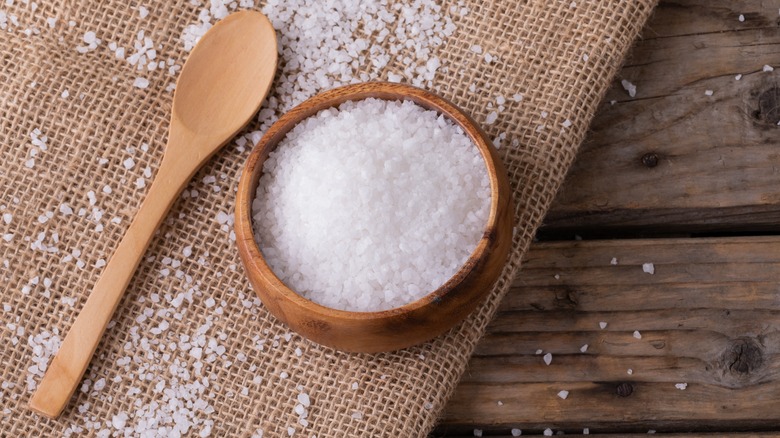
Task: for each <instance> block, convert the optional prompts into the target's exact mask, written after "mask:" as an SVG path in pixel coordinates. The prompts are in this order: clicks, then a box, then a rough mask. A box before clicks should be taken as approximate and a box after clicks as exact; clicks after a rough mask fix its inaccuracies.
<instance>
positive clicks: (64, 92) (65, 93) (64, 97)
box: [60, 90, 70, 99]
mask: <svg viewBox="0 0 780 438" xmlns="http://www.w3.org/2000/svg"><path fill="white" fill-rule="evenodd" d="M60 96H61V97H62V98H63V99H67V98H68V97H69V96H70V92H69V91H68V90H63V91H62V93H61V94H60Z"/></svg>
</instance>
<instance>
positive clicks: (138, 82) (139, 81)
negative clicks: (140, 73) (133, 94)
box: [133, 77, 149, 89]
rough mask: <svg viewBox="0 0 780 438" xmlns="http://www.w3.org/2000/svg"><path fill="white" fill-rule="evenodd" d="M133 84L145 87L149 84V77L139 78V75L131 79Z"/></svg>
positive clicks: (137, 86)
mask: <svg viewBox="0 0 780 438" xmlns="http://www.w3.org/2000/svg"><path fill="white" fill-rule="evenodd" d="M133 86H134V87H136V88H141V89H143V88H146V87H148V86H149V79H146V78H141V77H138V78H135V80H134V81H133Z"/></svg>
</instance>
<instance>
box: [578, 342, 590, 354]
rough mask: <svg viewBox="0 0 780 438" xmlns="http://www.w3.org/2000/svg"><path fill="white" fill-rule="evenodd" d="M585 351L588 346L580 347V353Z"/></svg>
mask: <svg viewBox="0 0 780 438" xmlns="http://www.w3.org/2000/svg"><path fill="white" fill-rule="evenodd" d="M586 351H588V344H585V345H583V346H582V347H580V352H582V353H584V352H586Z"/></svg>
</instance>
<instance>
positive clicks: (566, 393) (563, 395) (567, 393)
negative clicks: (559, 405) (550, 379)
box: [558, 389, 569, 400]
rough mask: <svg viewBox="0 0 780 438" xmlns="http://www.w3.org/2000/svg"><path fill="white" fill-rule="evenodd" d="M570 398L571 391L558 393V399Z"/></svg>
mask: <svg viewBox="0 0 780 438" xmlns="http://www.w3.org/2000/svg"><path fill="white" fill-rule="evenodd" d="M568 396H569V391H566V390H565V389H564V390H563V391H559V392H558V397H560V398H562V399H563V400H566V398H567V397H568Z"/></svg>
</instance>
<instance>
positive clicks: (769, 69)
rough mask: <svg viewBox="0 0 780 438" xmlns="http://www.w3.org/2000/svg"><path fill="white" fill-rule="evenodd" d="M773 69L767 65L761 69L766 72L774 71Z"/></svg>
mask: <svg viewBox="0 0 780 438" xmlns="http://www.w3.org/2000/svg"><path fill="white" fill-rule="evenodd" d="M774 69H775V68H774V67H772V66H771V65H768V64H765V65H764V68H763V70H764V71H766V72H769V71H774Z"/></svg>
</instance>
